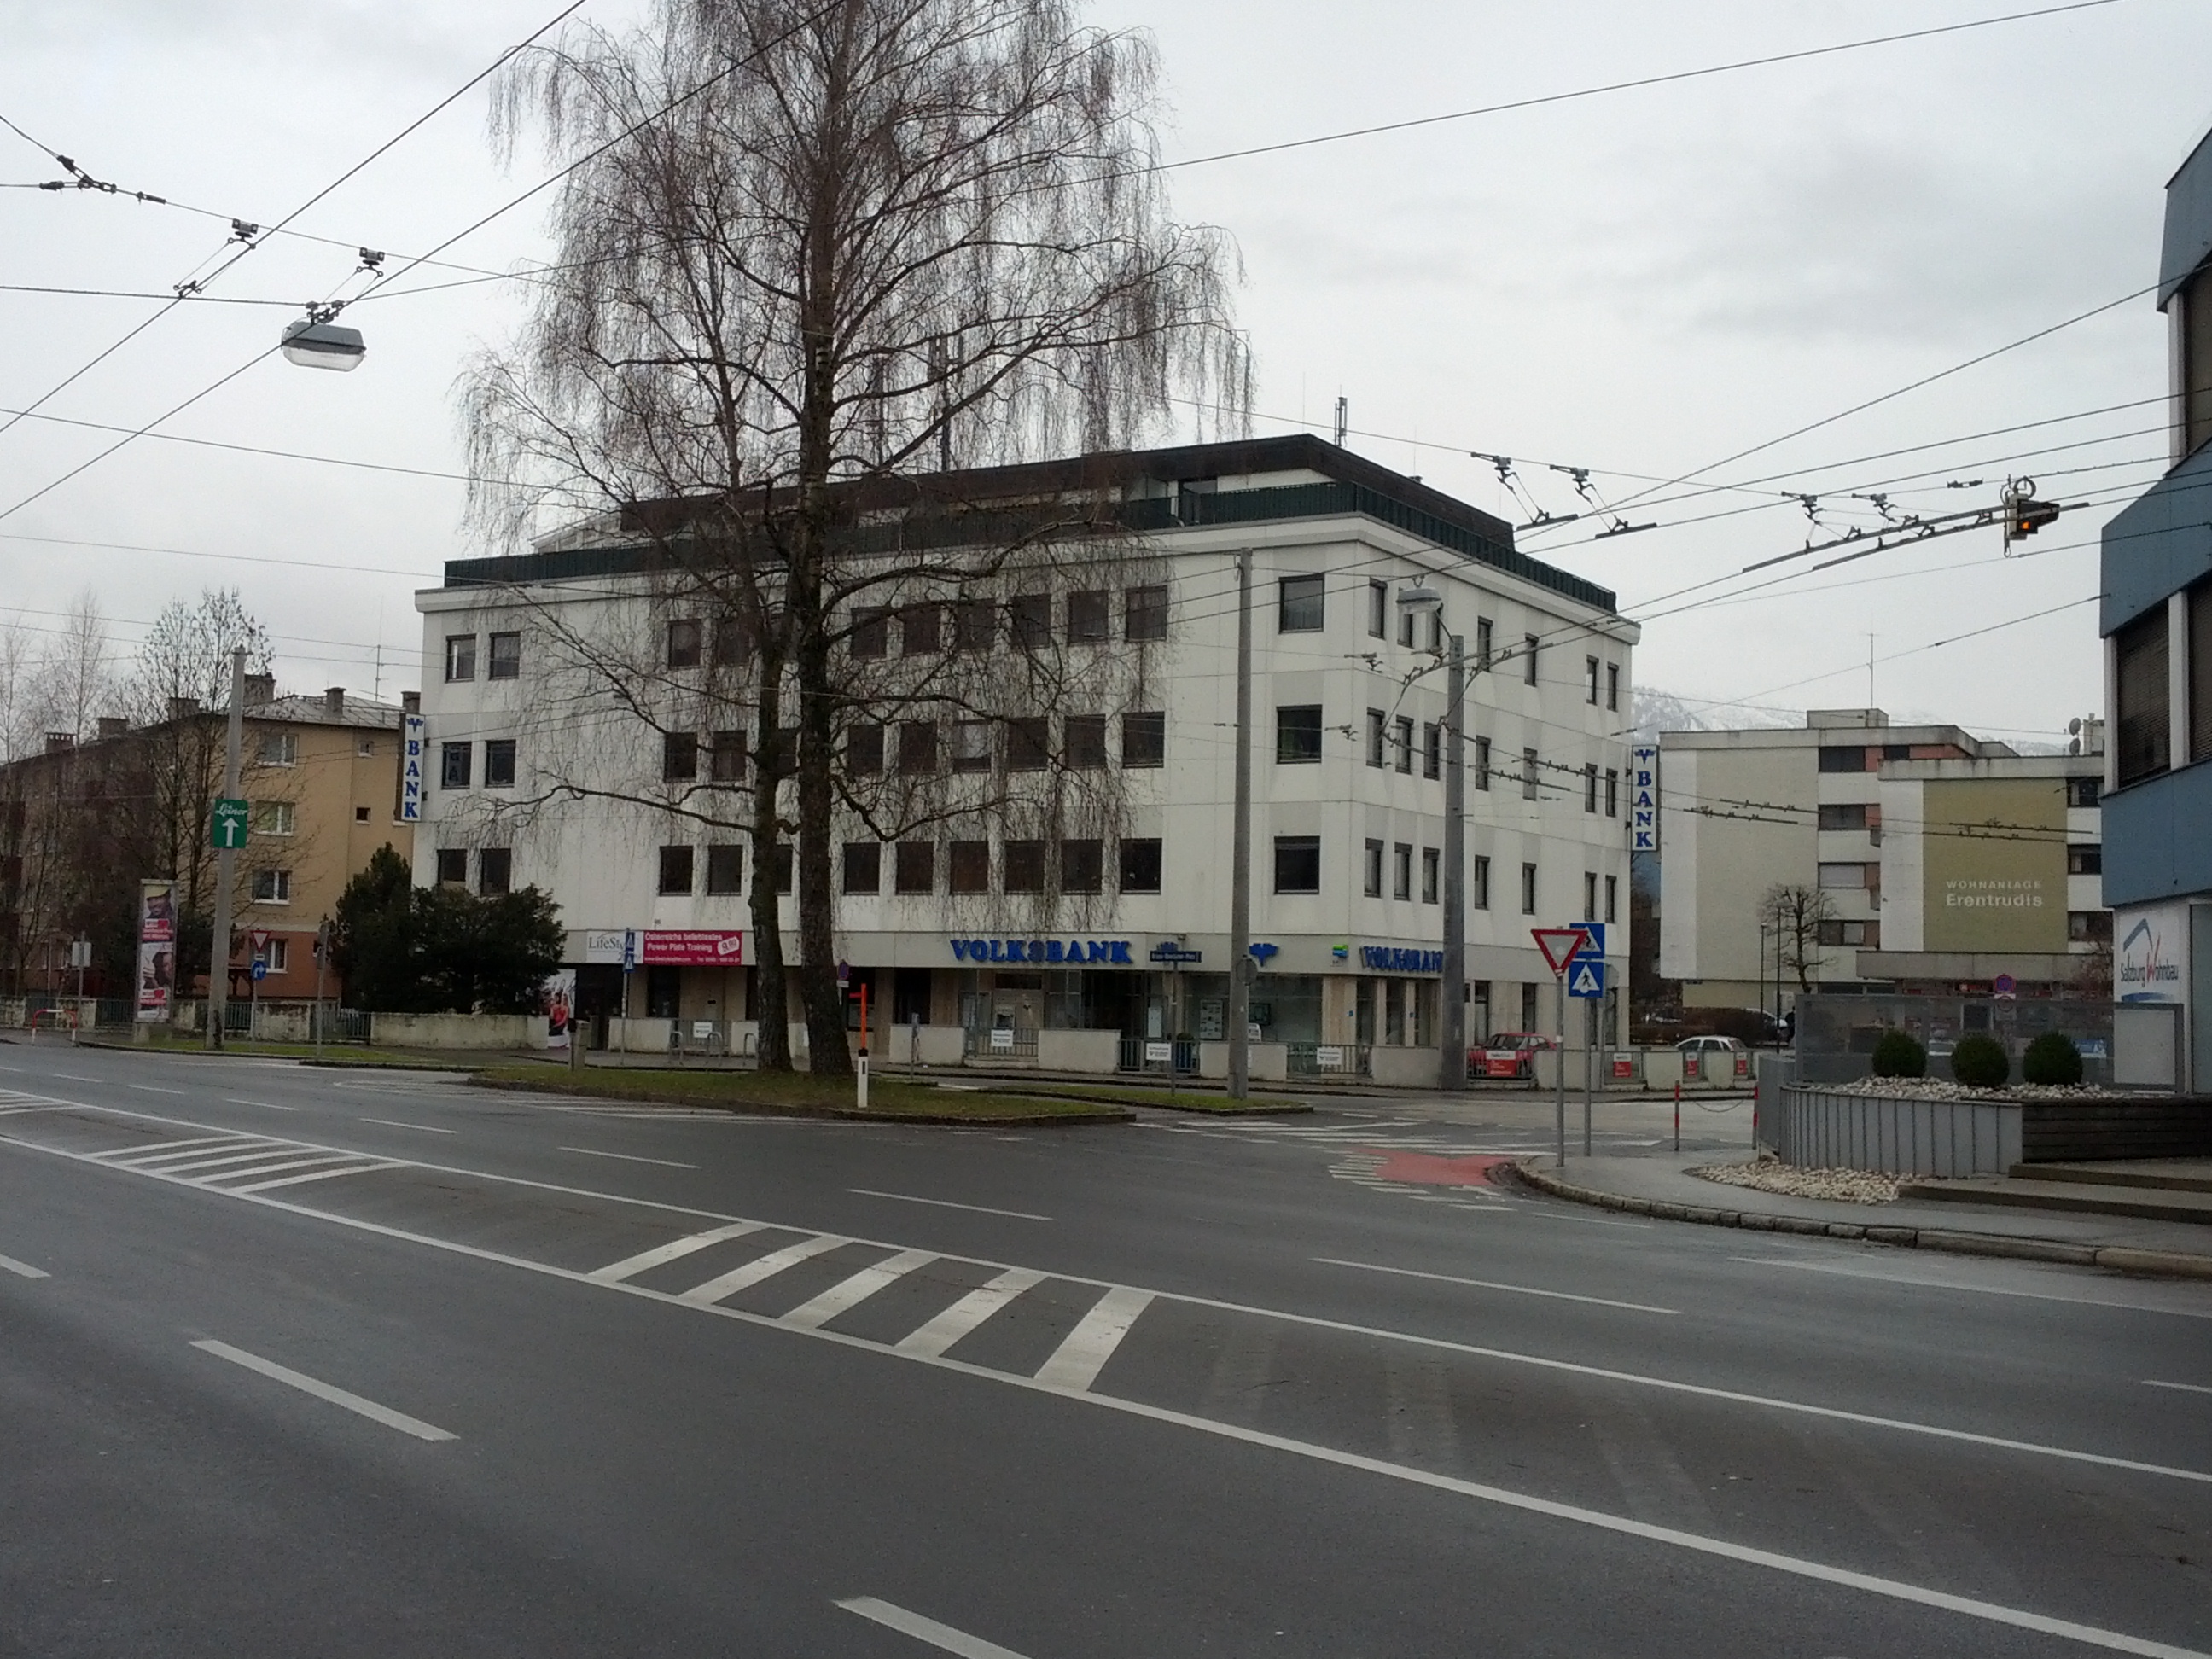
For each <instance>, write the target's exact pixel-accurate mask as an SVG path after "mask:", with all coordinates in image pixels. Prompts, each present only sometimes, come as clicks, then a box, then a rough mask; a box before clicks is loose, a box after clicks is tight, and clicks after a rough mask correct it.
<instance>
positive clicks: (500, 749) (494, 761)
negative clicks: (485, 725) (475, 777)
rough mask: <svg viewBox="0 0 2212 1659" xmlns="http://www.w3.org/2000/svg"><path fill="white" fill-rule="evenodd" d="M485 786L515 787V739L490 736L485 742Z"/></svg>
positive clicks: (491, 787) (497, 787)
mask: <svg viewBox="0 0 2212 1659" xmlns="http://www.w3.org/2000/svg"><path fill="white" fill-rule="evenodd" d="M484 787H485V788H487V789H512V788H513V787H514V739H513V738H487V739H486V740H485V743H484Z"/></svg>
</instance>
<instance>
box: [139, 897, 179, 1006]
mask: <svg viewBox="0 0 2212 1659" xmlns="http://www.w3.org/2000/svg"><path fill="white" fill-rule="evenodd" d="M176 979H177V884H176V883H175V882H173V881H142V882H140V883H139V884H138V1012H137V1018H139V1019H141V1020H144V1021H148V1022H152V1021H155V1020H163V1019H167V1018H168V1017H169V1006H170V999H171V998H172V996H173V995H174V994H175V990H176Z"/></svg>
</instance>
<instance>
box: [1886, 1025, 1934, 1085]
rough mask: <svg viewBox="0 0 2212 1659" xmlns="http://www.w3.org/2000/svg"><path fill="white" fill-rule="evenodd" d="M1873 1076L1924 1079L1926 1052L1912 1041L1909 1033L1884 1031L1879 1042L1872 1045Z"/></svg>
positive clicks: (1926, 1071)
mask: <svg viewBox="0 0 2212 1659" xmlns="http://www.w3.org/2000/svg"><path fill="white" fill-rule="evenodd" d="M1874 1074H1875V1076H1876V1077H1925V1076H1926V1075H1927V1074H1928V1051H1927V1050H1926V1049H1925V1048H1922V1047H1921V1046H1920V1044H1919V1043H1918V1042H1917V1041H1915V1040H1914V1038H1913V1036H1911V1033H1910V1032H1906V1031H1884V1032H1883V1033H1882V1034H1881V1042H1877V1043H1875V1045H1874Z"/></svg>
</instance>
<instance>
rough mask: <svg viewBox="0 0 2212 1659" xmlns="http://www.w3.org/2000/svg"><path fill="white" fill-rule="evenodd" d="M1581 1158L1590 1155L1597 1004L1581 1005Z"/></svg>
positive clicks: (1591, 1002) (1595, 1063)
mask: <svg viewBox="0 0 2212 1659" xmlns="http://www.w3.org/2000/svg"><path fill="white" fill-rule="evenodd" d="M1596 1066H1597V1004H1596V1003H1595V1001H1585V1002H1584V1003H1583V1157H1584V1158H1588V1157H1589V1155H1590V1091H1591V1088H1592V1086H1593V1081H1594V1079H1595V1075H1596Z"/></svg>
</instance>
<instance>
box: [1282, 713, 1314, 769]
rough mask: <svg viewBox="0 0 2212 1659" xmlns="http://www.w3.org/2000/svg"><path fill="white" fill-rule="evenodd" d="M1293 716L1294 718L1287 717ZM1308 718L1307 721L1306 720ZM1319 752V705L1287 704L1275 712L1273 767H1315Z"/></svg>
mask: <svg viewBox="0 0 2212 1659" xmlns="http://www.w3.org/2000/svg"><path fill="white" fill-rule="evenodd" d="M1291 716H1295V717H1296V718H1295V719H1292V718H1287V717H1291ZM1309 717H1310V718H1309ZM1321 750H1322V705H1321V704H1319V703H1317V702H1303V703H1288V704H1280V705H1278V706H1277V708H1276V709H1275V764H1276V765H1278V766H1318V765H1320V764H1321Z"/></svg>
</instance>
